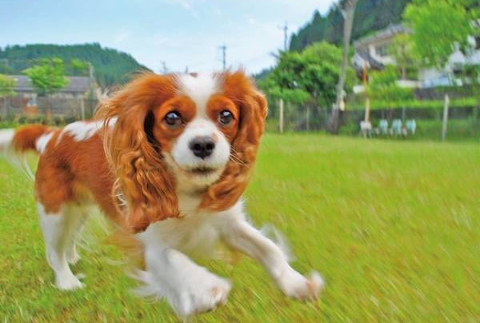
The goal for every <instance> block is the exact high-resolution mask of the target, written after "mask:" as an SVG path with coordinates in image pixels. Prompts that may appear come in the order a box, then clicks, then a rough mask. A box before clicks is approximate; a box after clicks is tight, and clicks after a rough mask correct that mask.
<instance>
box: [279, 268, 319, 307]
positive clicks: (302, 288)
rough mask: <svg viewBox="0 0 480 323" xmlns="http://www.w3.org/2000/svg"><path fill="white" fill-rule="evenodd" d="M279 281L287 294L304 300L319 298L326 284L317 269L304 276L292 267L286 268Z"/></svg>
mask: <svg viewBox="0 0 480 323" xmlns="http://www.w3.org/2000/svg"><path fill="white" fill-rule="evenodd" d="M277 281H278V285H279V286H280V289H281V290H282V291H283V293H284V294H285V295H287V296H288V297H292V298H296V299H299V300H302V301H307V300H315V299H317V298H318V296H319V294H320V292H321V291H322V289H323V286H324V282H323V279H322V277H321V276H320V274H319V273H317V272H316V271H314V272H312V273H311V274H310V275H309V276H308V277H304V276H302V275H300V274H299V273H298V272H296V271H295V270H293V269H292V268H289V269H288V270H286V271H285V272H284V273H283V274H282V275H281V276H280V278H279V279H277Z"/></svg>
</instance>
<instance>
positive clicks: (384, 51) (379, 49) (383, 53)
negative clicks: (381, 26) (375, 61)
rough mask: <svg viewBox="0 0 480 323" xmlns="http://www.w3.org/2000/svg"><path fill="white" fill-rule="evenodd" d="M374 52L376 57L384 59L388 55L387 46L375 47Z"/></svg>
mask: <svg viewBox="0 0 480 323" xmlns="http://www.w3.org/2000/svg"><path fill="white" fill-rule="evenodd" d="M375 52H376V53H377V55H378V56H380V57H385V56H387V55H388V51H387V46H385V45H380V46H377V47H375Z"/></svg>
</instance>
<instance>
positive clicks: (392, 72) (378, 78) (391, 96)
mask: <svg viewBox="0 0 480 323" xmlns="http://www.w3.org/2000/svg"><path fill="white" fill-rule="evenodd" d="M398 76H399V75H398V71H397V68H396V67H395V66H393V65H387V66H386V67H385V68H384V69H383V70H382V71H374V72H372V74H371V77H370V84H369V86H368V96H369V98H370V99H371V100H373V101H378V102H381V103H384V104H386V105H388V104H389V103H391V102H399V101H406V100H411V99H413V92H412V89H409V88H404V87H401V86H399V85H398V83H397V81H398Z"/></svg>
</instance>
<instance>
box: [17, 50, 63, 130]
mask: <svg viewBox="0 0 480 323" xmlns="http://www.w3.org/2000/svg"><path fill="white" fill-rule="evenodd" d="M24 73H25V74H26V75H28V77H29V78H30V80H31V82H32V85H33V88H34V89H35V92H36V93H37V95H38V96H40V97H48V96H50V95H52V94H54V93H56V92H58V91H60V90H61V89H62V88H64V87H65V86H66V85H67V84H68V79H67V78H66V77H65V65H64V63H63V60H61V59H60V58H50V59H48V58H43V59H41V60H39V61H38V62H37V64H36V65H35V66H33V67H30V68H27V69H26V70H24ZM46 103H47V105H46V107H45V116H46V119H47V121H48V119H49V118H50V107H49V102H48V99H47V100H46Z"/></svg>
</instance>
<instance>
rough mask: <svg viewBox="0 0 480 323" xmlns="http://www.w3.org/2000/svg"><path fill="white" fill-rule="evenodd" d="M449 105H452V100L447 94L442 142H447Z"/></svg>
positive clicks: (444, 106)
mask: <svg viewBox="0 0 480 323" xmlns="http://www.w3.org/2000/svg"><path fill="white" fill-rule="evenodd" d="M449 104H450V98H449V97H448V94H445V104H444V105H443V123H442V141H445V139H446V138H447V124H448V106H449Z"/></svg>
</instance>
